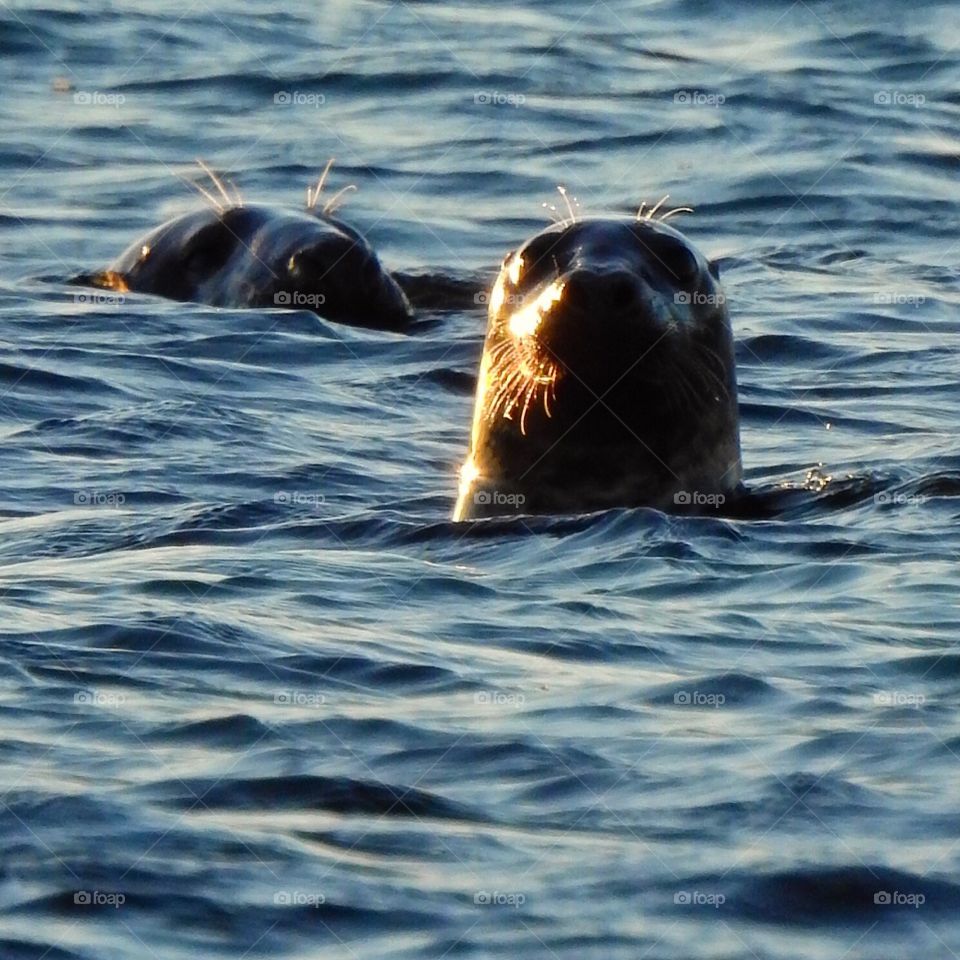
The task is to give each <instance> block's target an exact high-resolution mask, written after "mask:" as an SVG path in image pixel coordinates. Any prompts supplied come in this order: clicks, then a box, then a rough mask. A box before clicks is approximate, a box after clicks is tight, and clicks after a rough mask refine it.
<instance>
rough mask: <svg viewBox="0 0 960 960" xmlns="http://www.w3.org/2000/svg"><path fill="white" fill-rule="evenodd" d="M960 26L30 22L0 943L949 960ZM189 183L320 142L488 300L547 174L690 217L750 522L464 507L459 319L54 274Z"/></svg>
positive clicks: (384, 251)
mask: <svg viewBox="0 0 960 960" xmlns="http://www.w3.org/2000/svg"><path fill="white" fill-rule="evenodd" d="M254 9H255V12H251V11H253V10H254ZM958 40H960V26H958V22H957V18H956V9H955V7H954V6H953V5H952V4H948V3H945V2H944V3H928V2H923V0H920V2H916V3H912V4H909V5H908V6H903V5H898V4H896V3H893V2H891V0H883V2H881V3H880V4H868V3H854V2H843V3H829V4H828V3H822V2H814V3H798V4H791V3H786V2H780V0H766V2H763V3H760V4H756V5H753V6H752V7H748V6H747V5H735V4H733V3H720V2H709V0H665V2H634V0H622V2H618V3H616V4H613V3H600V4H596V5H593V6H591V5H588V4H581V3H574V2H570V0H555V2H552V3H546V2H541V3H530V4H523V5H518V4H505V3H492V4H487V5H486V6H478V5H476V4H468V3H433V4H426V3H413V2H405V3H404V2H401V3H387V2H360V0H354V2H350V3H346V2H332V3H326V4H310V3H307V2H305V0H288V2H285V3H282V4H281V3H278V2H276V0H267V2H264V3H262V4H259V5H258V6H257V7H256V8H254V7H251V6H249V5H246V4H240V3H220V4H218V5H215V6H211V5H207V4H200V5H196V6H190V5H183V4H175V3H166V2H155V3H152V4H149V5H147V6H146V7H145V6H144V5H143V4H142V3H139V2H138V3H134V2H133V0H120V2H115V3H109V4H103V5H99V6H96V5H91V4H89V3H79V2H77V3H73V2H68V0H49V2H46V3H44V4H39V3H37V0H31V2H10V3H6V4H4V5H2V6H0V51H2V58H0V76H2V80H3V96H2V97H0V131H2V138H0V185H2V186H0V252H2V260H0V437H2V441H0V603H2V614H3V615H2V619H0V632H2V642H0V661H2V671H0V958H2V960H27V958H29V960H41V958H43V960H101V958H102V960H107V958H109V960H128V958H130V960H134V958H135V960H143V958H149V957H158V958H159V957H162V958H164V960H180V958H191V960H192V958H204V960H207V958H232V960H240V958H244V957H247V958H260V957H262V958H302V960H307V958H317V957H324V958H344V960H367V958H370V960H373V958H381V957H386V956H389V957H396V958H414V957H416V958H420V957H423V958H426V957H430V958H440V957H446V958H450V960H453V958H459V957H465V958H466V957H469V958H481V957H482V958H487V957H491V958H504V960H507V958H510V960H515V958H524V960H527V958H544V960H549V958H554V960H555V958H558V957H562V958H568V957H569V958H576V960H581V958H603V960H610V958H630V960H636V958H640V957H643V958H649V960H659V958H670V960H689V958H725V960H731V958H736V960H741V958H742V960H750V958H775V960H779V958H805V960H807V958H809V960H819V958H824V960H826V958H829V960H840V958H845V960H854V958H864V960H877V958H891V960H894V958H895V960H900V958H903V957H907V956H909V957H937V958H948V957H953V956H956V955H957V953H958V952H960V919H958V917H960V877H958V868H960V846H958V841H960V818H958V816H957V799H958V793H960V700H958V697H960V651H958V647H957V638H958V626H960V610H958V604H957V596H958V586H960V574H958V557H960V533H958V530H960V527H958V523H957V520H958V518H960V499H958V498H960V445H958V441H957V435H958V431H957V424H958V422H960V385H958V376H957V370H958V369H960V338H958V330H960V326H958V320H957V315H958V306H960V285H958V280H960V271H958V266H957V265H958V252H960V241H958V236H960V216H958V205H957V200H958V187H957V183H958V180H957V175H958V172H960V159H958V158H960V134H958V132H957V131H958V121H960V95H958V93H957V90H958V81H960V68H958V55H957V49H958V47H957V44H958ZM280 93H285V94H288V95H289V96H288V98H287V99H288V100H289V101H290V102H288V103H277V102H275V98H276V97H277V95H278V94H280ZM76 94H84V95H86V96H85V97H80V98H79V99H80V100H81V101H82V100H83V99H87V100H88V101H89V102H87V103H84V102H77V98H76ZM681 94H685V95H686V97H684V96H681ZM921 98H922V99H921ZM280 99H283V98H280ZM684 99H686V101H687V102H683V101H684ZM198 156H199V157H203V158H205V159H206V160H207V161H209V162H210V163H211V164H212V165H213V166H215V167H216V168H217V169H219V170H221V171H223V172H224V173H225V174H227V175H228V176H230V177H231V178H232V179H233V180H234V182H235V183H236V184H237V186H238V187H239V188H240V189H241V190H242V192H243V194H244V196H245V197H247V198H249V199H250V200H256V201H258V202H266V203H278V204H280V203H289V204H300V203H301V202H302V200H303V198H304V197H305V191H306V186H307V184H308V183H309V182H310V181H312V180H313V179H314V178H315V177H316V175H317V174H318V172H319V170H320V169H321V168H322V166H323V164H324V163H325V162H326V160H327V159H328V158H329V157H330V156H336V158H337V164H336V167H335V168H334V175H333V181H332V184H331V185H332V186H336V187H339V186H343V185H344V184H346V183H351V182H352V183H356V184H357V186H358V187H359V190H358V192H357V194H356V195H355V196H354V197H352V198H351V199H350V201H349V203H348V204H347V205H346V206H345V207H344V208H343V216H344V218H345V219H347V220H348V221H349V222H351V223H353V224H354V225H356V226H357V227H358V228H360V229H361V230H362V231H363V232H364V233H365V234H366V235H367V236H368V237H369V239H370V240H371V242H372V243H373V245H374V246H375V247H376V248H377V250H378V251H379V252H380V254H381V256H382V258H383V259H384V261H385V262H386V263H387V264H388V265H389V266H390V267H391V268H393V269H395V270H398V271H401V272H405V273H407V274H414V273H431V274H433V275H434V277H435V280H436V282H438V283H439V284H440V286H442V283H443V282H446V281H449V282H450V284H451V287H457V288H458V289H459V288H464V287H465V288H466V289H470V287H471V285H472V286H473V287H474V288H475V289H476V290H477V292H478V293H480V292H482V291H483V290H484V288H485V287H486V286H487V285H488V284H489V283H490V281H491V279H492V277H493V275H494V273H495V270H496V268H497V266H498V264H499V263H500V260H501V258H502V257H503V256H504V254H506V253H507V251H509V250H510V249H511V248H513V247H514V246H516V245H517V243H519V242H521V241H522V240H523V239H525V238H526V237H527V236H529V235H531V234H532V233H534V232H536V231H537V230H538V229H540V228H541V226H542V225H543V224H544V223H545V222H546V220H545V215H544V210H543V208H542V206H541V204H543V203H544V202H547V203H553V202H556V201H557V200H558V199H559V198H558V197H557V194H556V192H555V187H556V185H557V184H558V183H562V184H565V185H566V186H567V187H568V188H569V189H570V191H571V193H573V194H576V196H577V197H578V198H579V201H580V203H581V206H582V209H583V212H584V213H587V214H590V213H593V214H604V213H624V212H628V211H630V210H632V209H635V208H636V206H637V205H638V204H639V202H640V201H641V200H647V201H656V200H658V199H659V198H660V197H661V196H662V195H663V194H665V193H669V194H670V195H671V203H678V204H680V203H682V204H688V205H690V206H693V207H694V208H695V209H696V212H695V213H694V214H692V215H687V216H685V217H683V218H682V220H681V219H677V220H674V221H673V222H674V223H676V224H677V225H678V226H680V227H681V228H682V229H683V230H684V231H685V232H686V233H687V234H688V235H689V236H690V237H691V238H692V239H693V240H694V241H695V242H696V243H697V244H698V245H699V246H700V247H701V248H702V249H703V250H704V251H705V252H706V253H707V254H709V255H710V256H713V257H716V258H719V259H720V262H721V267H722V270H723V276H724V282H725V284H726V290H727V295H728V299H729V301H730V303H731V313H732V317H733V323H734V329H735V334H736V338H737V354H738V364H739V380H740V399H741V411H742V441H743V454H744V467H745V476H746V480H747V483H748V484H749V485H750V487H751V488H752V489H753V490H754V491H755V494H756V496H757V498H758V503H759V504H761V506H762V509H758V510H757V512H756V516H746V517H739V518H729V517H728V518H723V517H710V518H691V517H684V518H677V517H669V516H665V515H663V514H660V513H657V512H655V511H652V510H619V511H611V512H609V513H603V514H598V515H593V516H588V517H562V518H549V517H545V518H538V519H536V520H520V519H512V520H504V521H493V522H485V523H479V524H473V525H469V524H468V525H454V524H452V523H450V522H449V519H448V518H449V515H450V511H451V509H452V505H453V499H454V492H455V485H456V470H457V467H458V465H459V463H460V461H461V460H462V458H463V455H464V453H465V451H466V446H467V441H468V431H469V420H470V411H471V406H472V391H473V383H474V379H473V378H474V375H475V371H476V368H477V364H478V361H479V357H480V351H481V342H482V337H483V331H484V326H485V317H484V314H483V307H482V305H480V306H477V307H476V308H469V309H463V307H462V305H461V306H455V307H450V306H449V305H446V306H445V304H444V302H443V298H442V297H434V298H432V299H428V300H424V303H426V304H427V305H426V306H422V307H421V310H420V321H419V324H418V326H417V327H416V329H415V330H414V332H413V333H412V334H411V335H409V336H402V335H394V334H389V333H377V332H364V331H358V330H352V329H348V328H344V327H338V326H336V325H334V324H328V323H325V322H324V321H322V320H320V319H318V318H317V317H315V316H313V315H312V314H308V313H299V312H286V313H285V312H280V311H230V310H217V309H212V308H209V307H204V306H200V305H191V304H180V303H171V302H164V301H160V300H156V299H151V298H149V297H142V296H128V297H126V298H123V299H120V300H116V299H111V298H110V297H106V296H97V297H94V296H93V291H86V290H83V289H82V288H77V287H75V286H71V285H69V283H68V280H69V279H70V278H71V277H72V276H74V275H76V274H77V273H80V272H82V271H84V270H93V269H98V268H101V267H103V266H105V265H106V264H107V263H109V261H110V260H111V259H112V258H113V257H114V256H115V255H116V254H118V253H119V252H120V251H121V250H122V249H123V248H124V247H125V246H126V245H127V244H128V243H130V242H132V241H133V240H134V239H135V238H136V237H137V236H138V235H140V234H142V233H144V232H146V231H147V230H148V229H149V228H151V227H152V226H154V225H156V224H157V223H159V222H160V221H161V220H162V219H164V218H165V217H167V216H169V215H172V214H174V213H178V212H181V211H183V210H186V209H189V208H191V207H193V206H195V205H196V204H197V203H199V202H200V201H199V199H198V198H197V197H196V196H195V194H193V193H192V192H191V190H190V189H189V188H188V187H186V186H185V185H184V184H183V183H182V182H181V181H180V180H178V179H177V175H186V176H188V177H193V176H194V173H193V172H192V171H191V164H192V161H193V159H194V158H195V157H198ZM460 299H461V301H462V299H463V298H462V297H461V298H460ZM468 302H469V301H468Z"/></svg>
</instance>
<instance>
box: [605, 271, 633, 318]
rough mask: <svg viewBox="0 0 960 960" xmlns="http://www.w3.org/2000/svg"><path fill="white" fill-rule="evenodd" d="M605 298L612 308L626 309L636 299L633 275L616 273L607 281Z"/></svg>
mask: <svg viewBox="0 0 960 960" xmlns="http://www.w3.org/2000/svg"><path fill="white" fill-rule="evenodd" d="M607 300H608V302H609V304H610V306H611V307H612V308H613V309H614V310H627V309H629V308H630V307H632V306H633V305H634V303H636V301H637V285H636V283H635V282H634V279H633V277H631V276H629V275H627V274H618V275H616V276H613V277H610V279H609V280H608V281H607Z"/></svg>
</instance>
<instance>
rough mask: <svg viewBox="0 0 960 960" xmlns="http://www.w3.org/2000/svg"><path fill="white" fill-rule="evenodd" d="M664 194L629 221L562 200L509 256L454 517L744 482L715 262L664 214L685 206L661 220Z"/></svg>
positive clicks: (576, 507)
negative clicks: (585, 213)
mask: <svg viewBox="0 0 960 960" xmlns="http://www.w3.org/2000/svg"><path fill="white" fill-rule="evenodd" d="M562 192H563V191H562V190H561V193H562ZM664 200H666V198H664ZM662 203H663V201H661V203H660V204H657V205H656V206H655V207H653V208H652V209H651V210H650V211H649V212H648V213H647V214H646V215H644V214H643V207H642V206H641V208H640V210H639V211H638V214H637V218H636V219H627V218H623V219H617V218H613V219H610V218H607V219H576V217H575V216H574V212H573V209H572V207H571V208H570V214H571V216H570V218H569V219H565V220H563V221H560V222H558V223H555V224H554V225H552V226H550V227H548V228H547V229H545V230H543V231H542V232H541V233H538V234H537V235H536V236H534V237H532V238H531V239H529V240H527V242H526V243H524V244H523V246H522V247H520V248H519V250H517V251H516V252H513V253H510V254H508V255H507V257H506V258H505V259H504V261H503V265H502V268H501V270H500V274H499V276H498V278H497V280H496V283H495V284H494V286H493V289H492V291H491V293H490V298H489V319H488V325H487V334H486V339H485V342H484V351H483V359H482V361H481V364H480V373H479V378H478V383H477V391H476V399H475V403H474V414H473V428H472V433H471V439H470V449H469V453H468V456H467V458H466V461H465V462H464V464H463V466H462V468H461V470H460V486H459V493H458V497H457V503H456V507H455V509H454V514H453V519H454V520H467V519H474V518H480V517H489V516H497V515H505V514H514V513H528V514H542V513H585V512H589V511H594V510H603V509H607V508H611V507H621V506H623V507H630V506H650V507H656V508H658V509H662V510H671V511H675V510H677V509H680V510H691V509H693V510H696V509H697V508H703V507H716V506H718V505H719V504H722V503H723V502H724V501H725V499H727V498H729V497H731V496H732V495H733V494H735V493H736V492H738V491H739V489H740V481H741V473H742V469H741V460H740V429H739V419H738V412H737V382H736V371H735V364H734V350H733V336H732V332H731V328H730V320H729V315H728V311H727V306H726V298H725V297H724V295H723V290H722V288H721V286H720V282H719V280H720V273H719V269H718V267H717V265H716V264H715V263H711V262H709V261H708V260H707V259H706V258H705V257H704V256H703V255H702V254H701V253H700V252H699V251H698V250H697V249H696V248H695V247H694V246H693V245H692V244H691V243H690V242H689V241H688V240H687V239H686V238H685V237H684V236H683V234H681V233H680V232H679V231H677V230H675V229H673V228H672V227H671V226H669V225H668V224H665V223H663V219H664V218H665V217H667V216H671V215H672V214H674V213H678V212H680V211H681V210H687V209H689V208H678V209H676V210H671V211H667V212H666V213H665V214H662V215H661V218H660V219H657V218H655V216H654V214H656V212H657V211H658V210H659V208H660V205H661V204H662Z"/></svg>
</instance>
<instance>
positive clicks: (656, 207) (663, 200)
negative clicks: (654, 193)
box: [645, 193, 670, 220]
mask: <svg viewBox="0 0 960 960" xmlns="http://www.w3.org/2000/svg"><path fill="white" fill-rule="evenodd" d="M669 199H670V194H669V193H665V194H664V195H663V196H662V197H661V198H660V200H659V202H658V203H657V204H655V205H654V206H653V207H651V208H650V210H649V211H648V213H647V216H646V218H645V219H647V220H652V219H653V215H654V214H655V213H656V212H657V211H658V210H659V209H660V208H661V207H662V206H663V205H664V204H665V203H666V202H667V201H668V200H669Z"/></svg>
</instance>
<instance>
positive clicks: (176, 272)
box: [84, 160, 412, 329]
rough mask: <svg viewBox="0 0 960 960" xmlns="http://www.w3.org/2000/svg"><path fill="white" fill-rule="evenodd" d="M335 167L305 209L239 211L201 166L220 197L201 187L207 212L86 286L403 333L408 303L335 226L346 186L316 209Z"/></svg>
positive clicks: (165, 227) (351, 232) (147, 242)
mask: <svg viewBox="0 0 960 960" xmlns="http://www.w3.org/2000/svg"><path fill="white" fill-rule="evenodd" d="M332 163H333V161H332V160H331V161H330V162H329V163H328V164H327V166H326V168H325V169H324V172H323V175H322V176H321V178H320V181H319V183H318V184H317V187H316V188H315V189H312V190H308V191H307V208H306V210H292V209H283V208H274V207H267V206H246V205H244V204H243V201H242V199H241V198H239V197H238V196H231V195H230V194H229V193H228V192H227V190H226V187H225V186H224V184H223V182H222V181H221V180H220V179H219V178H218V177H216V175H215V174H214V173H213V172H212V171H211V170H210V169H209V168H208V167H207V166H206V165H205V164H203V163H201V166H202V167H203V169H204V170H205V171H206V172H207V173H208V174H209V176H210V177H211V179H212V180H213V182H214V185H215V186H216V187H217V189H218V191H219V196H217V195H214V194H211V193H209V192H208V191H206V190H205V189H203V188H202V187H199V186H198V185H197V184H194V186H196V187H198V189H199V190H200V192H201V193H202V194H203V195H204V196H205V197H206V198H207V199H208V200H209V201H210V204H211V206H210V207H208V208H205V209H201V210H196V211H193V212H191V213H187V214H184V215H183V216H180V217H176V218H174V219H173V220H169V221H168V222H166V223H164V224H162V225H161V226H159V227H157V228H156V229H154V230H152V231H151V232H150V233H148V234H147V235H146V236H145V237H142V238H141V239H140V240H137V241H136V243H133V244H131V246H130V247H128V248H127V250H125V251H124V252H123V253H122V254H121V255H120V256H119V258H118V259H117V260H116V261H115V262H114V263H113V264H111V265H110V267H108V268H107V269H106V270H105V271H102V272H100V273H97V274H94V275H92V276H88V277H86V278H84V279H85V280H86V281H87V282H89V283H91V284H92V285H94V286H97V287H101V288H106V289H110V290H115V291H117V292H121V293H124V292H128V291H135V292H137V293H150V294H154V295H156V296H161V297H167V298H169V299H171V300H191V301H196V302H197V303H205V304H209V305H211V306H217V307H287V308H290V309H300V310H302V309H310V310H313V311H314V312H315V313H317V314H319V315H321V316H323V317H324V318H326V319H328V320H334V321H338V322H341V323H349V324H353V325H356V326H363V327H374V328H379V329H401V328H403V327H405V326H406V325H407V324H408V322H409V321H410V320H411V319H412V312H411V309H410V304H409V302H408V301H407V298H406V296H405V295H404V293H403V291H402V290H401V289H400V287H399V286H398V284H397V282H396V281H395V280H394V278H393V277H392V276H391V275H390V274H389V273H388V272H387V271H386V270H385V269H384V267H383V266H382V264H381V263H380V260H379V258H378V257H377V255H376V254H375V253H374V252H373V250H372V249H371V248H370V246H369V244H368V243H367V242H366V240H365V239H364V238H363V237H362V236H361V235H360V234H359V233H358V232H357V231H356V230H355V229H353V227H351V226H349V225H347V224H346V223H344V222H343V221H342V220H339V219H336V218H334V217H333V215H332V214H333V211H334V210H335V209H336V206H337V204H338V203H339V202H340V200H341V199H342V198H343V196H344V195H345V194H346V192H347V191H349V190H352V189H355V188H354V187H352V186H348V187H345V188H344V189H343V190H341V191H339V192H338V193H337V194H336V195H335V196H334V197H332V198H331V199H330V200H329V201H328V202H327V203H326V204H325V205H324V206H323V208H322V209H320V210H318V209H317V201H318V199H319V197H320V194H321V193H322V191H323V186H324V183H325V181H326V178H327V175H328V173H329V171H330V167H331V165H332Z"/></svg>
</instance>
